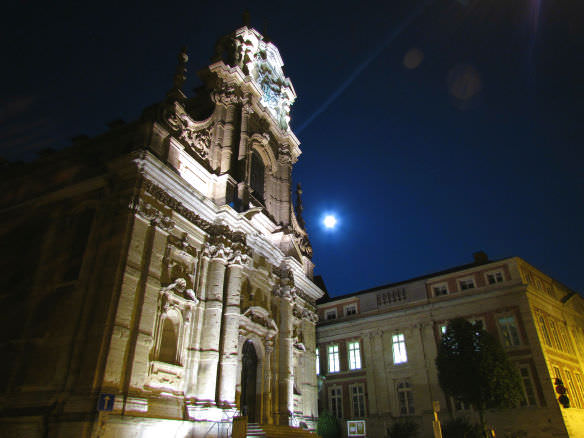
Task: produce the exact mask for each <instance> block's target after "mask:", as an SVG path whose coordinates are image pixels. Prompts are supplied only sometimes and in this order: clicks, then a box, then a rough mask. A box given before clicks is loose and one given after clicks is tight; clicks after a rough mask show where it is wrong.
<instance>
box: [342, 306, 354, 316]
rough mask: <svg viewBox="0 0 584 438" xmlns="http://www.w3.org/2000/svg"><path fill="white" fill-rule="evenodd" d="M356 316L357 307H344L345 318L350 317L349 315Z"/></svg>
mask: <svg viewBox="0 0 584 438" xmlns="http://www.w3.org/2000/svg"><path fill="white" fill-rule="evenodd" d="M356 314H357V305H356V304H349V305H348V306H347V307H345V315H346V316H351V315H356Z"/></svg>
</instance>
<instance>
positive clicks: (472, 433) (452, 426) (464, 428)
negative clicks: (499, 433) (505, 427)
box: [442, 417, 483, 438]
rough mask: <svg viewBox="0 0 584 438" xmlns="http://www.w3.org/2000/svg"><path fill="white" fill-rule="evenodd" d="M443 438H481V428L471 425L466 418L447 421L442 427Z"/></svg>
mask: <svg viewBox="0 0 584 438" xmlns="http://www.w3.org/2000/svg"><path fill="white" fill-rule="evenodd" d="M442 435H443V437H444V438H483V435H482V434H481V427H480V426H479V425H478V424H474V423H471V422H470V421H469V420H468V418H465V417H459V418H455V419H453V420H450V421H448V422H447V423H445V424H444V426H443V427H442Z"/></svg>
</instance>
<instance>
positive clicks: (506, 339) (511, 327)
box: [499, 316, 521, 347]
mask: <svg viewBox="0 0 584 438" xmlns="http://www.w3.org/2000/svg"><path fill="white" fill-rule="evenodd" d="M499 327H500V328H501V334H502V335H503V345H504V346H505V347H517V346H518V345H520V344H521V340H520V338H519V330H517V322H516V321H515V317H514V316H505V317H502V318H499Z"/></svg>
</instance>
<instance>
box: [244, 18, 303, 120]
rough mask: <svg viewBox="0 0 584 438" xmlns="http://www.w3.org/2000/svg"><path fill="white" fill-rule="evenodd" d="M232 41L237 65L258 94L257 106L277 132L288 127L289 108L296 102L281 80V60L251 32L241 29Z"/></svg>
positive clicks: (270, 44) (284, 78)
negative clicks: (266, 113)
mask: <svg viewBox="0 0 584 438" xmlns="http://www.w3.org/2000/svg"><path fill="white" fill-rule="evenodd" d="M237 33H238V35H237V36H236V38H235V43H236V51H237V52H238V53H237V55H236V59H238V60H239V62H238V65H239V66H240V67H241V68H242V71H244V72H245V73H246V74H249V75H250V76H251V78H252V79H253V81H254V82H255V83H256V85H257V87H258V88H259V89H260V90H261V93H262V97H261V100H260V103H261V104H262V105H263V106H264V108H266V109H267V110H268V112H269V113H270V115H271V116H272V117H273V118H274V120H275V121H276V122H277V124H278V126H279V127H280V129H282V130H284V131H286V130H288V129H289V124H290V106H291V105H292V103H293V102H294V99H295V98H296V93H295V92H294V89H293V88H292V83H291V82H290V79H288V78H286V77H285V76H284V72H283V70H282V66H283V65H284V63H283V62H282V58H281V57H280V53H279V52H278V49H277V48H276V46H274V45H273V44H272V43H269V42H266V41H264V39H263V37H262V36H261V35H260V34H259V33H258V32H257V31H255V30H254V29H248V28H241V29H240V30H239V31H237Z"/></svg>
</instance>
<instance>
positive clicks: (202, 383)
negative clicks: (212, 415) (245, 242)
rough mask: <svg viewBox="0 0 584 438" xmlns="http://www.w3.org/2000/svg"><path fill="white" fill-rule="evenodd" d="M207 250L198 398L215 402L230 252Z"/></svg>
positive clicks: (221, 248)
mask: <svg viewBox="0 0 584 438" xmlns="http://www.w3.org/2000/svg"><path fill="white" fill-rule="evenodd" d="M205 251H206V252H207V256H208V258H209V267H208V273H207V287H206V296H205V311H204V314H203V315H204V316H203V328H202V333H203V336H201V343H200V347H199V350H200V353H199V354H200V355H199V371H198V377H197V383H198V384H197V391H196V393H197V395H196V397H197V399H198V400H200V401H206V402H214V401H215V389H216V377H217V366H218V363H219V339H220V335H221V314H222V311H223V283H224V280H225V269H226V264H227V253H226V251H225V248H224V247H223V246H222V245H218V246H216V245H207V247H206V248H205Z"/></svg>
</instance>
